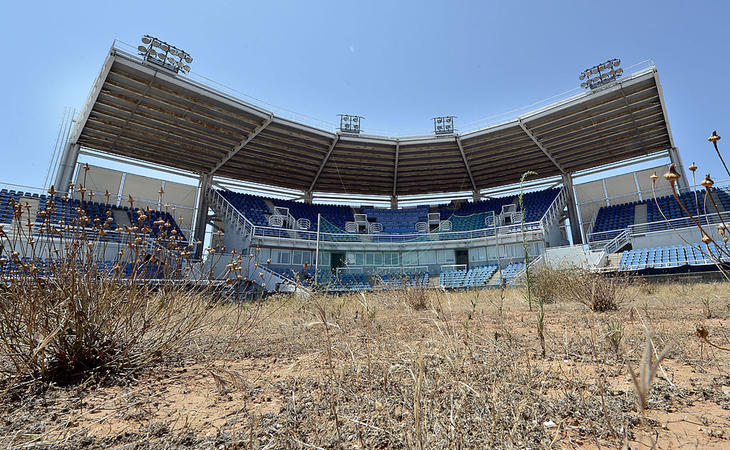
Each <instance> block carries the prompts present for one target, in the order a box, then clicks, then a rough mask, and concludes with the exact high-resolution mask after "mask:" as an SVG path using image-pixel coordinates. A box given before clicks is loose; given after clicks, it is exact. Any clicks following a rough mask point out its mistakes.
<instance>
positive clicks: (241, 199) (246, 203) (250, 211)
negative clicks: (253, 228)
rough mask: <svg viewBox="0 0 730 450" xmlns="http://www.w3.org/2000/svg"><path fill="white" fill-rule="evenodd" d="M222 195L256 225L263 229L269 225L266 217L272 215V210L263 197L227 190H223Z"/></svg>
mask: <svg viewBox="0 0 730 450" xmlns="http://www.w3.org/2000/svg"><path fill="white" fill-rule="evenodd" d="M220 193H221V195H223V198H225V199H226V200H228V201H229V202H230V203H231V205H233V207H234V208H236V209H237V210H238V211H239V212H240V213H241V214H243V215H244V217H246V218H247V219H248V220H250V221H251V223H253V224H254V225H260V226H263V227H266V226H268V225H269V223H268V221H267V216H266V215H267V214H271V210H270V209H269V206H268V205H267V204H266V200H264V198H263V197H259V196H257V195H251V194H243V193H240V192H233V191H225V190H221V191H220Z"/></svg>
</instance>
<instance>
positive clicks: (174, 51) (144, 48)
mask: <svg viewBox="0 0 730 450" xmlns="http://www.w3.org/2000/svg"><path fill="white" fill-rule="evenodd" d="M142 44H144V45H140V46H139V47H137V50H138V51H139V54H140V56H142V57H143V58H144V59H145V61H149V62H152V63H154V64H157V65H160V66H163V67H165V68H166V69H169V70H172V71H173V72H175V73H178V72H182V73H188V72H190V66H189V64H190V63H192V62H193V58H192V57H191V56H190V54H189V53H187V52H186V51H184V50H181V49H179V48H177V47H175V46H174V45H170V44H168V43H167V42H165V41H162V40H160V39H157V38H156V37H153V36H150V35H149V34H145V35H144V36H142Z"/></svg>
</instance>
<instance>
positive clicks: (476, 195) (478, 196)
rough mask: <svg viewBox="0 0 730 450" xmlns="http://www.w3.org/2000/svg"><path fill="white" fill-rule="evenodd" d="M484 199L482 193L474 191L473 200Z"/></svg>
mask: <svg viewBox="0 0 730 450" xmlns="http://www.w3.org/2000/svg"><path fill="white" fill-rule="evenodd" d="M481 199H482V194H480V193H479V191H474V192H472V200H474V203H476V202H478V201H479V200H481Z"/></svg>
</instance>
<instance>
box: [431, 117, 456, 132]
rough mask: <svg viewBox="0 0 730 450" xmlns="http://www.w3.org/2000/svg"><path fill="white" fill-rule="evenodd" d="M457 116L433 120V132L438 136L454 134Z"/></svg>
mask: <svg viewBox="0 0 730 450" xmlns="http://www.w3.org/2000/svg"><path fill="white" fill-rule="evenodd" d="M455 118H456V116H441V117H434V118H432V119H431V120H433V132H434V133H436V135H440V134H454V119H455Z"/></svg>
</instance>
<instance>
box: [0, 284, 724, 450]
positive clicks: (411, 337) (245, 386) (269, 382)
mask: <svg viewBox="0 0 730 450" xmlns="http://www.w3.org/2000/svg"><path fill="white" fill-rule="evenodd" d="M630 289H631V293H630V296H629V297H630V300H629V301H628V302H626V303H625V304H623V305H622V306H621V307H620V308H619V310H618V311H614V312H605V313H595V312H592V311H590V310H588V309H587V308H586V307H585V306H584V305H582V304H580V303H575V302H558V303H555V304H549V305H545V337H546V349H547V352H546V356H545V357H542V355H541V348H540V344H539V340H538V338H537V331H536V313H535V311H534V307H533V311H530V309H529V307H528V304H527V302H526V300H525V297H524V292H523V291H522V290H521V289H509V290H507V291H505V292H502V291H500V290H482V291H475V292H461V293H450V292H430V293H428V294H427V295H426V296H425V297H423V295H424V294H422V293H420V292H417V291H396V292H387V293H368V294H364V295H358V294H353V295H349V296H344V297H333V296H326V297H324V296H322V297H316V298H310V299H301V298H291V297H281V298H270V299H268V300H267V301H266V302H265V304H264V305H263V306H262V308H263V310H262V311H263V315H262V317H263V320H262V321H261V323H259V324H258V325H257V326H256V327H255V328H254V330H253V331H252V332H251V333H250V334H249V335H248V337H247V338H246V339H245V340H244V341H242V342H236V343H235V345H229V346H217V347H215V348H216V350H215V351H213V350H209V349H210V348H211V347H206V346H203V345H201V344H200V343H197V342H191V343H189V344H186V345H187V346H186V348H185V349H184V350H185V351H184V352H181V354H183V355H186V356H185V357H182V358H181V357H179V356H176V357H174V358H173V357H170V358H168V359H167V360H166V361H165V363H163V364H160V365H157V366H155V367H152V368H150V369H147V370H145V371H143V372H141V373H138V374H136V375H134V376H130V377H126V378H122V379H114V380H112V381H105V382H104V383H98V382H92V381H89V382H87V383H82V384H80V385H75V386H66V387H54V386H51V387H50V388H48V389H47V390H46V391H44V392H43V393H41V394H38V393H36V392H34V393H30V392H29V393H27V394H25V395H15V396H13V397H12V398H10V396H6V397H5V400H4V402H3V403H2V404H1V405H0V408H1V409H2V419H0V435H2V444H1V445H2V446H3V447H39V448H59V447H66V448H78V447H90V448H102V447H103V448H148V447H152V448H175V447H201V448H340V447H344V448H495V447H496V448H528V447H529V448H603V447H605V448H617V447H623V448H626V447H628V448H637V449H640V448H652V447H654V448H730V365H729V364H730V328H728V325H730V323H729V319H730V285H728V284H724V283H720V284H694V285H692V284H689V285H687V284H663V285H656V286H655V285H644V286H641V287H632V288H630ZM707 299H709V300H710V301H709V315H710V316H711V317H710V318H707V315H708V310H707V307H706V305H705V304H703V300H707ZM700 326H701V327H704V329H705V330H707V332H708V339H709V341H710V342H712V343H713V344H715V346H711V345H709V344H708V343H706V342H705V341H703V340H701V339H700V338H699V337H697V336H696V330H697V328H698V327H700ZM616 330H620V332H617V331H616ZM647 330H650V332H651V340H652V342H653V344H654V346H655V348H656V351H657V352H658V353H661V351H662V349H663V348H664V347H665V346H666V345H667V344H670V345H671V350H670V352H669V355H668V357H667V358H666V359H665V360H664V362H663V363H662V364H661V367H660V368H659V370H658V371H657V375H656V378H655V379H654V380H653V383H652V389H651V395H650V397H649V400H648V409H647V410H646V412H645V413H642V411H641V410H640V408H639V406H638V403H637V400H636V395H635V392H634V386H633V382H632V378H631V376H630V374H629V371H628V368H627V364H628V365H630V366H631V367H632V368H633V369H634V370H635V371H638V368H639V365H640V360H641V358H642V354H643V352H644V348H645V346H646V342H647V336H648V334H647ZM211 333H212V334H211V336H209V338H210V339H217V338H220V333H225V330H220V329H215V330H211ZM213 333H214V334H213ZM611 336H613V342H614V343H615V342H618V345H617V347H614V345H613V344H612V339H611ZM204 349H208V350H204ZM725 349H727V350H725Z"/></svg>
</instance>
